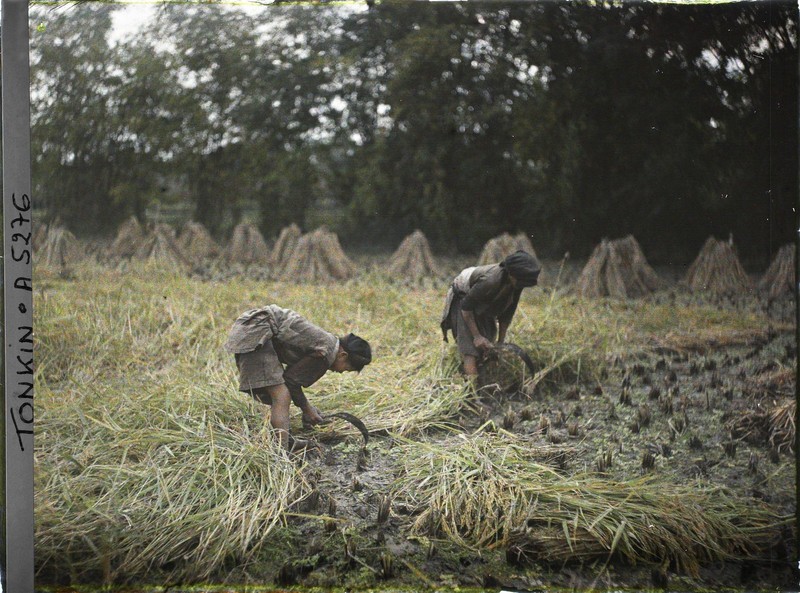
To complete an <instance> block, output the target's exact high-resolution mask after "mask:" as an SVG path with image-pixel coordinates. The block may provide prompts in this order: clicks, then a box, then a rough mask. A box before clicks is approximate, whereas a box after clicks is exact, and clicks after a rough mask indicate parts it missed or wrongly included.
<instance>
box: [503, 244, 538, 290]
mask: <svg viewBox="0 0 800 593" xmlns="http://www.w3.org/2000/svg"><path fill="white" fill-rule="evenodd" d="M500 265H501V266H502V267H503V268H504V269H505V270H506V271H507V272H508V273H509V275H510V276H512V277H513V278H514V279H516V281H517V284H518V285H519V286H536V283H537V282H538V281H539V272H541V270H542V266H541V265H539V262H538V260H537V259H536V258H535V257H534V256H532V255H531V254H530V253H528V252H527V251H522V250H521V249H520V250H519V251H515V252H514V253H512V254H511V255H509V256H508V257H506V258H505V259H504V260H503V261H502V262H501V263H500Z"/></svg>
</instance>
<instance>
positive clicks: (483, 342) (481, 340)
mask: <svg viewBox="0 0 800 593" xmlns="http://www.w3.org/2000/svg"><path fill="white" fill-rule="evenodd" d="M472 345H473V346H475V348H477V349H478V350H480V351H481V352H486V351H487V350H491V348H492V343H491V342H490V341H489V340H488V339H487V338H485V337H483V336H478V337H477V338H475V339H473V340H472Z"/></svg>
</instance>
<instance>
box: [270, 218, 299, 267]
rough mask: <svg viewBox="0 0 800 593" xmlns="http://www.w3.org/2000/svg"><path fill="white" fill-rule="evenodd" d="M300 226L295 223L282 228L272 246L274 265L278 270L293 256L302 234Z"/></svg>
mask: <svg viewBox="0 0 800 593" xmlns="http://www.w3.org/2000/svg"><path fill="white" fill-rule="evenodd" d="M302 234H303V233H302V231H301V230H300V227H299V226H297V225H296V224H295V223H292V224H290V225H289V226H287V227H283V228H282V229H281V232H280V234H279V235H278V240H277V241H275V246H274V247H273V248H272V256H271V257H272V265H273V266H274V267H275V269H276V270H282V269H283V268H284V266H286V263H287V262H288V261H289V259H290V258H291V256H292V252H294V249H295V247H297V242H298V241H299V240H300V237H301V236H302Z"/></svg>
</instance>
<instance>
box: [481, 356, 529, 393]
mask: <svg viewBox="0 0 800 593" xmlns="http://www.w3.org/2000/svg"><path fill="white" fill-rule="evenodd" d="M530 375H531V373H530V371H529V369H528V368H527V367H526V366H525V363H524V362H523V360H522V359H521V358H520V357H519V355H518V354H515V353H514V352H510V351H508V350H503V349H501V348H494V349H492V350H490V351H489V352H487V353H486V355H485V356H484V357H483V358H482V360H481V364H480V365H479V367H478V384H479V385H480V386H482V387H495V388H496V389H498V390H500V391H502V392H504V393H513V392H515V391H517V390H518V389H519V388H521V387H522V385H523V384H524V383H525V380H526V379H527V378H530Z"/></svg>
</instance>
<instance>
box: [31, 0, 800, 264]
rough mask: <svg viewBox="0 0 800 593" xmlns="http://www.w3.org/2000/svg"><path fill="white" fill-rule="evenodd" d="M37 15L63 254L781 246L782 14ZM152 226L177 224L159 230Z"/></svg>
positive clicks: (670, 259) (786, 37)
mask: <svg viewBox="0 0 800 593" xmlns="http://www.w3.org/2000/svg"><path fill="white" fill-rule="evenodd" d="M115 10H118V7H116V6H115V5H113V4H110V5H109V4H93V3H87V4H81V5H74V6H70V7H69V8H68V9H65V8H60V9H58V10H53V9H51V8H46V7H37V6H33V7H32V8H31V26H32V29H31V46H32V48H31V51H32V54H31V56H32V97H33V105H32V114H31V118H32V140H33V159H34V165H33V181H34V196H35V197H36V198H37V205H38V207H39V208H40V209H41V210H40V211H41V214H40V217H41V218H42V219H44V220H52V219H55V218H58V219H59V220H60V221H62V222H63V224H65V225H67V226H68V227H69V228H70V229H71V230H72V231H73V232H75V233H76V234H77V235H79V236H90V235H102V234H113V233H114V232H115V230H116V228H117V225H118V224H119V223H120V222H121V221H123V220H124V219H125V218H127V217H129V216H130V215H136V216H138V217H139V218H141V219H144V218H145V215H146V213H150V215H151V216H152V214H153V212H159V213H164V214H163V215H164V216H172V218H173V219H174V220H172V222H175V223H181V222H183V221H184V220H187V219H189V218H192V219H194V220H197V221H199V222H201V223H203V224H204V225H206V227H207V228H208V229H209V230H211V231H212V232H213V233H214V234H215V235H217V237H219V238H222V239H224V238H225V237H226V234H227V233H229V232H230V230H231V229H232V227H233V226H234V225H235V224H236V223H237V222H238V221H239V220H241V219H242V218H247V219H249V220H252V221H254V222H256V223H257V224H258V225H259V226H260V228H261V230H262V232H263V233H264V234H265V236H266V237H272V236H275V235H276V234H277V232H278V231H279V230H280V228H281V227H283V226H285V225H286V224H288V223H290V222H297V223H298V224H300V225H301V226H302V227H305V230H311V228H312V227H314V226H316V225H318V224H321V223H326V224H328V226H329V227H330V228H331V229H332V230H334V231H335V232H337V233H338V234H339V236H340V238H341V240H342V243H343V244H345V246H348V245H349V246H351V247H364V246H367V245H369V246H373V247H375V246H377V247H384V248H385V249H387V250H391V249H394V248H395V247H396V246H397V244H398V243H399V242H400V240H401V239H402V238H403V237H404V236H405V235H407V234H408V233H410V232H411V231H413V230H414V229H416V228H419V229H421V230H422V231H423V232H425V234H426V235H427V236H428V238H429V239H430V240H431V242H432V243H433V245H434V247H435V248H438V249H439V250H445V251H454V250H458V251H462V252H474V251H477V250H478V249H479V248H480V246H481V245H482V244H483V243H484V242H485V241H486V240H487V239H488V238H490V237H492V236H494V235H497V234H498V233H500V232H503V231H511V232H516V231H525V232H526V233H528V234H529V235H530V236H531V237H532V240H533V244H534V245H535V247H536V249H537V251H539V252H540V254H543V255H545V256H548V255H549V256H560V255H561V254H563V252H564V251H570V252H571V253H572V254H573V255H574V256H577V257H581V256H585V255H587V254H588V253H589V252H590V251H591V249H592V248H593V247H594V245H595V244H596V243H597V242H599V240H600V239H601V238H602V237H608V238H618V237H621V236H624V235H626V234H629V233H632V234H633V235H634V236H635V237H636V238H637V240H638V241H639V242H640V243H641V245H642V247H643V249H644V251H645V253H646V254H647V255H648V258H649V259H651V261H653V262H660V263H685V262H687V261H690V260H691V259H692V258H693V257H694V256H695V255H696V253H697V251H698V250H699V249H700V247H701V245H702V243H703V242H704V241H705V239H706V238H707V237H708V236H709V235H712V234H713V235H716V236H718V237H720V238H727V237H728V236H729V233H732V234H733V237H734V241H735V242H736V245H737V247H738V249H739V252H740V254H741V256H742V258H743V259H744V260H746V261H747V260H749V261H752V262H758V263H759V264H760V265H761V264H765V263H766V262H767V261H768V258H769V256H770V255H771V254H773V253H774V252H775V251H777V249H778V248H779V247H780V246H781V245H783V244H784V243H787V242H790V241H792V240H793V239H794V229H795V228H797V220H796V212H795V210H796V207H797V194H798V146H797V117H798V105H797V95H798V88H797V79H798V62H797V56H798V53H797V16H798V14H797V6H796V4H794V3H792V2H744V3H731V4H711V5H707V4H702V5H690V4H681V5H675V4H644V3H628V2H625V3H605V4H601V5H589V4H586V3H574V2H573V3H567V2H537V3H533V2H514V3H507V4H506V3H500V2H492V3H477V2H475V3H419V2H414V3H409V2H380V3H377V4H375V5H373V6H372V7H371V8H369V9H367V8H366V6H365V5H361V4H358V5H344V6H342V5H335V6H326V5H325V4H315V5H312V6H299V5H279V6H274V5H273V6H266V7H263V9H260V10H248V11H241V10H234V9H231V8H230V7H221V6H213V5H212V6H208V5H206V6H192V5H189V4H180V5H161V6H159V7H158V9H157V10H156V11H155V15H154V17H153V20H152V23H150V24H149V25H148V26H147V27H145V28H144V29H143V30H142V31H141V32H138V33H137V34H135V35H133V36H128V37H124V38H123V39H121V40H120V41H119V42H117V41H116V40H115V39H114V38H112V37H110V33H111V31H112V16H111V15H112V12H113V11H115ZM170 213H171V214H170Z"/></svg>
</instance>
